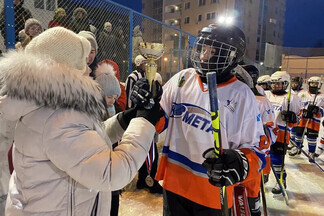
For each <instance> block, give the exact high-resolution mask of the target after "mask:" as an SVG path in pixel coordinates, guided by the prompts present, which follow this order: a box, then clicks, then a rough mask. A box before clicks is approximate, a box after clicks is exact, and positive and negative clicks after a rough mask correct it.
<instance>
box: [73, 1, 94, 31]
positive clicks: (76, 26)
mask: <svg viewBox="0 0 324 216" xmlns="http://www.w3.org/2000/svg"><path fill="white" fill-rule="evenodd" d="M70 29H71V30H72V31H74V32H75V33H79V32H80V31H90V25H89V19H88V13H87V11H86V10H85V9H83V8H81V7H78V8H77V9H75V10H74V11H73V20H72V22H71V24H70Z"/></svg>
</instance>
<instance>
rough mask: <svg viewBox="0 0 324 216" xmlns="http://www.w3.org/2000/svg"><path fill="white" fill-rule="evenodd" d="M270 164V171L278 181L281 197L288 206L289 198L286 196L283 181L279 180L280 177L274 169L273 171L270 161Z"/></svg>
mask: <svg viewBox="0 0 324 216" xmlns="http://www.w3.org/2000/svg"><path fill="white" fill-rule="evenodd" d="M270 166H271V169H272V172H273V174H274V176H275V178H276V182H277V183H278V185H279V187H280V191H281V194H282V196H283V198H284V199H285V202H286V205H287V206H289V198H288V194H287V191H286V188H285V187H284V185H283V183H282V182H281V181H280V179H279V178H278V176H277V175H276V171H275V168H274V167H273V165H272V163H270Z"/></svg>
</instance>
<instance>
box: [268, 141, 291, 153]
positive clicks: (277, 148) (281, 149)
mask: <svg viewBox="0 0 324 216" xmlns="http://www.w3.org/2000/svg"><path fill="white" fill-rule="evenodd" d="M286 151H287V144H283V143H280V142H275V143H273V144H272V145H271V146H270V152H271V153H273V154H276V155H285V154H286Z"/></svg>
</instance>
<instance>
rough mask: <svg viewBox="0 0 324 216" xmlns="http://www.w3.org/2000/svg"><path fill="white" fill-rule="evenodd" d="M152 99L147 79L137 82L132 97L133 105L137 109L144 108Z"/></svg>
mask: <svg viewBox="0 0 324 216" xmlns="http://www.w3.org/2000/svg"><path fill="white" fill-rule="evenodd" d="M151 98H152V93H151V92H150V85H149V83H148V81H147V79H144V78H142V79H139V80H137V81H136V83H135V85H134V87H133V89H132V93H131V95H130V99H131V101H132V102H133V104H134V105H136V106H137V107H144V106H146V105H148V104H149V102H150V99H151Z"/></svg>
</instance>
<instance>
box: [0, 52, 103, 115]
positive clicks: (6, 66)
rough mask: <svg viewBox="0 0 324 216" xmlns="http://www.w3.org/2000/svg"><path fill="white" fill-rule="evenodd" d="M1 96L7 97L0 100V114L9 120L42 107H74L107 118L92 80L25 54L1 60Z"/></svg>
mask: <svg viewBox="0 0 324 216" xmlns="http://www.w3.org/2000/svg"><path fill="white" fill-rule="evenodd" d="M0 96H6V97H1V99H0V112H1V113H2V114H3V115H5V118H7V119H8V120H13V118H15V117H16V118H20V116H21V115H24V114H26V112H28V111H31V109H35V108H37V107H40V106H45V107H49V108H52V109H57V108H68V109H69V108H71V109H75V110H78V111H80V112H85V113H87V114H89V115H90V116H92V117H93V118H94V119H98V120H103V119H105V117H106V116H107V114H106V108H105V105H104V103H103V96H102V91H101V89H100V88H99V85H98V84H97V83H96V82H95V81H94V80H93V79H92V78H91V77H87V76H84V75H82V74H80V73H77V72H75V71H73V69H71V68H68V67H67V66H65V65H60V64H57V63H56V62H54V61H52V60H51V59H48V58H39V57H37V56H34V55H30V54H28V55H27V54H25V53H24V52H23V51H21V52H16V51H11V52H9V53H7V54H5V55H4V57H2V58H1V59H0ZM8 100H9V101H10V102H8ZM5 101H7V102H5ZM23 105H25V107H22V106H23ZM26 106H27V107H28V108H27V107H26ZM10 107H11V108H10ZM26 108H27V109H26ZM14 115H15V117H14Z"/></svg>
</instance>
